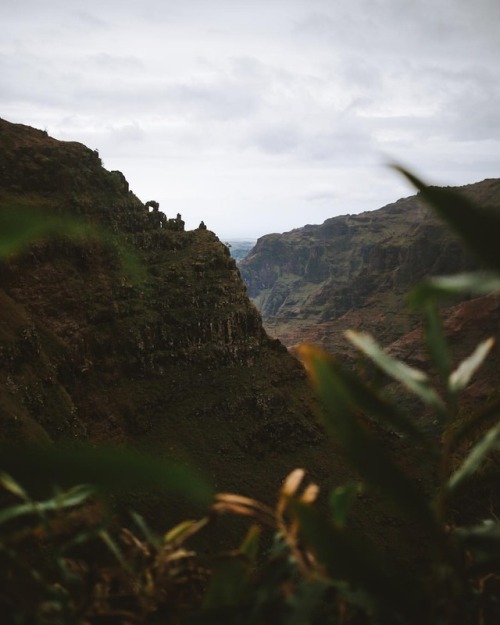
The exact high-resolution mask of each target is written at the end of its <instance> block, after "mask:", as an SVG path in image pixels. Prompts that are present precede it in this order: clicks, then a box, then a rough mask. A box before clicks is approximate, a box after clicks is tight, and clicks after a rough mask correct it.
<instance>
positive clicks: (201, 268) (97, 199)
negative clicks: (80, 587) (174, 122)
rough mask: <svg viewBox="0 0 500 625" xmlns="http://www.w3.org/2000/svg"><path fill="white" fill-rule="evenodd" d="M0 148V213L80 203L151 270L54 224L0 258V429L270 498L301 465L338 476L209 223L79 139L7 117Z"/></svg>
mask: <svg viewBox="0 0 500 625" xmlns="http://www.w3.org/2000/svg"><path fill="white" fill-rule="evenodd" d="M0 148H1V149H0V212H1V213H4V215H6V214H7V213H8V211H9V210H11V209H12V208H15V210H16V211H21V210H26V209H29V211H31V213H30V214H32V215H33V216H34V217H33V219H34V220H35V221H36V217H35V216H36V215H42V216H44V218H45V217H46V218H47V219H48V218H49V217H50V216H54V215H55V216H58V218H61V219H62V218H63V216H68V215H69V216H77V217H79V218H80V219H82V220H83V221H84V222H85V223H89V222H90V223H92V224H94V225H95V227H96V228H97V229H98V230H99V231H100V232H102V231H103V229H105V232H107V233H112V234H113V235H117V236H119V237H121V239H120V240H122V239H124V240H126V242H127V244H128V245H129V246H131V248H132V249H133V251H134V253H135V255H136V257H137V259H138V261H139V263H140V265H141V266H142V267H143V268H144V271H145V273H146V277H145V279H143V280H139V281H135V282H134V280H133V279H132V277H131V275H130V274H129V273H127V270H126V269H124V267H123V264H122V262H121V259H120V256H123V247H117V246H116V245H115V243H114V242H113V241H114V240H113V241H112V242H111V243H110V242H109V241H108V242H106V241H104V242H103V240H99V239H93V240H90V241H84V242H82V241H75V240H73V239H71V238H69V237H68V236H64V235H62V234H59V235H58V236H57V237H56V238H53V239H50V240H47V241H42V242H38V243H36V244H33V245H31V246H30V247H29V248H28V249H27V250H26V251H25V252H24V253H23V254H22V255H18V256H15V257H12V258H10V259H9V260H8V262H3V263H2V264H1V266H0V302H1V307H0V354H1V358H0V398H1V399H0V435H1V436H2V438H4V439H7V440H19V439H27V438H29V439H41V438H45V439H50V440H60V439H67V438H70V439H80V440H81V439H83V440H91V441H107V442H131V441H133V442H134V443H138V444H141V445H147V446H149V447H153V448H155V449H156V450H158V451H160V452H161V453H168V454H169V455H173V456H175V457H179V458H181V459H182V460H183V461H184V460H185V459H186V458H189V459H190V461H192V462H194V464H195V465H196V466H198V467H200V468H201V469H202V470H203V471H204V472H206V474H207V475H208V476H210V477H211V478H212V479H213V481H214V483H215V485H216V487H217V488H219V489H223V490H227V489H229V490H235V489H236V490H238V491H239V492H242V493H244V494H245V493H246V494H251V495H253V496H257V497H262V498H264V499H266V500H270V499H272V498H273V497H274V494H275V492H276V489H277V486H278V484H279V483H280V481H281V480H282V479H283V477H284V476H285V475H286V474H287V472H288V471H290V470H291V469H293V468H294V467H295V466H297V464H300V465H306V466H309V467H311V468H312V471H313V474H316V476H317V477H319V476H320V475H326V474H327V473H330V470H331V467H332V462H333V465H335V466H336V474H337V475H336V479H338V480H339V481H340V480H342V479H343V476H344V470H343V469H342V468H341V467H340V465H339V464H338V463H337V464H335V463H336V461H335V460H333V461H332V458H331V453H330V450H329V448H328V446H327V445H326V443H325V441H324V438H323V435H322V433H321V431H320V429H319V428H318V427H317V426H316V425H315V423H314V421H313V420H312V417H311V411H310V408H311V404H312V397H311V393H310V390H309V387H308V384H307V381H306V379H305V374H304V372H303V370H302V368H301V366H300V365H299V364H298V363H297V361H296V360H295V359H294V358H292V357H291V356H290V355H289V354H288V353H287V351H286V349H285V348H284V347H283V346H282V345H281V344H280V343H279V342H278V341H276V340H273V339H271V338H269V337H268V336H267V334H266V333H265V331H264V330H263V328H262V323H261V318H260V315H259V314H258V312H257V310H256V309H255V307H254V306H253V305H252V304H251V303H250V301H249V299H248V296H247V293H246V288H245V286H244V284H243V282H242V280H241V278H240V275H239V271H238V269H237V268H236V265H235V261H234V260H233V259H232V258H231V257H230V255H229V251H228V249H227V247H226V246H224V245H223V244H222V243H220V241H219V240H218V239H217V237H216V236H215V235H214V234H213V233H212V232H210V231H208V230H206V229H205V228H200V229H198V230H194V231H189V232H186V231H184V228H183V222H182V220H181V218H180V216H177V217H176V218H173V219H167V218H165V217H164V216H163V215H162V213H160V212H159V211H158V210H157V206H156V207H155V203H154V202H153V203H151V204H149V206H148V205H144V204H143V203H142V202H141V201H140V200H139V199H138V198H137V197H135V196H134V195H133V193H131V192H130V190H129V188H128V184H127V182H126V180H125V178H124V177H123V175H122V174H121V173H120V172H108V171H106V170H105V169H104V168H103V167H102V165H101V162H100V159H99V155H98V154H97V153H96V152H93V151H92V150H89V149H88V148H86V147H85V146H83V145H81V144H78V143H73V142H61V141H56V140H54V139H52V138H50V137H48V136H47V135H46V133H44V132H41V131H39V130H35V129H33V128H29V127H27V126H22V125H15V124H10V123H8V122H6V121H3V120H2V121H0ZM106 236H107V238H108V239H109V236H108V235H106ZM339 467H340V468H339Z"/></svg>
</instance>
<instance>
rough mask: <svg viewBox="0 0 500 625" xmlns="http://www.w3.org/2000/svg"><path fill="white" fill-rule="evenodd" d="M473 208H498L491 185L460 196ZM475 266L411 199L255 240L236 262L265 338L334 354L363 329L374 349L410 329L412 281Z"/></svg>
mask: <svg viewBox="0 0 500 625" xmlns="http://www.w3.org/2000/svg"><path fill="white" fill-rule="evenodd" d="M460 190H461V191H462V192H463V193H465V194H467V195H469V196H470V197H472V198H473V199H475V200H476V201H478V202H480V203H482V204H485V205H486V204H496V205H498V204H500V180H485V181H483V182H481V183H477V184H473V185H468V186H466V187H462V188H461V189H460ZM473 267H475V262H474V260H473V259H472V258H471V257H470V256H469V254H468V253H467V252H466V251H465V249H464V248H463V246H462V244H461V243H460V242H459V241H457V240H456V238H455V237H454V236H453V235H452V234H451V233H450V231H449V230H448V229H447V228H446V227H445V226H444V225H443V224H442V223H441V222H440V221H438V219H437V218H436V217H434V215H433V214H432V213H431V212H430V211H429V210H428V209H427V208H426V207H425V206H424V205H423V204H422V203H421V202H420V200H419V197H418V196H412V197H409V198H406V199H401V200H399V201H397V202H395V203H394V204H390V205H389V206H386V207H384V208H381V209H379V210H376V211H373V212H366V213H362V214H360V215H348V216H342V217H334V218H332V219H328V220H326V221H325V222H324V223H323V224H322V225H318V226H310V225H309V226H305V227H303V228H299V229H297V230H292V231H291V232H288V233H285V234H282V235H279V234H271V235H267V236H265V237H262V238H261V239H259V241H258V242H257V244H256V246H255V247H254V249H253V250H252V252H251V253H250V254H249V255H248V256H247V257H246V258H245V259H244V260H243V261H242V262H241V264H240V269H241V273H242V276H243V278H244V279H245V281H246V283H247V284H248V288H249V294H250V296H251V297H252V298H253V300H254V302H255V303H256V305H257V307H258V308H259V309H260V310H261V313H262V317H263V319H264V323H265V326H266V328H267V329H268V331H269V332H270V333H271V334H272V335H273V336H276V337H278V338H280V339H281V340H282V341H283V342H284V343H285V344H287V345H289V346H291V345H294V344H296V343H298V342H301V341H304V340H306V341H312V342H316V343H320V344H322V345H323V346H324V347H325V348H326V349H328V350H329V351H336V352H338V351H342V350H343V349H344V341H343V339H342V331H343V330H345V329H347V328H357V329H366V330H369V331H370V332H372V333H373V334H375V335H376V336H377V337H378V338H379V340H380V341H381V342H382V343H383V344H386V345H387V344H389V343H391V342H393V341H395V340H396V339H398V338H399V337H400V336H402V335H404V334H406V333H407V332H409V331H411V330H412V329H413V328H414V327H415V324H416V323H417V320H416V319H415V317H413V316H411V315H408V313H407V311H406V310H405V308H404V302H405V295H406V294H407V293H408V291H409V289H410V288H411V287H412V286H414V285H415V284H416V283H417V282H418V281H419V280H420V279H421V278H423V277H424V276H429V275H439V274H448V273H455V272H457V271H462V270H467V269H471V268H473Z"/></svg>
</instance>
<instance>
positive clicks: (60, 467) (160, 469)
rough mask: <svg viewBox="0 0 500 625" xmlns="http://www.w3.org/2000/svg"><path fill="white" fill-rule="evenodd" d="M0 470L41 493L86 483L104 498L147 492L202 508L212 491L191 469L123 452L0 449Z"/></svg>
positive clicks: (103, 448) (79, 448)
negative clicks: (53, 487)
mask: <svg viewBox="0 0 500 625" xmlns="http://www.w3.org/2000/svg"><path fill="white" fill-rule="evenodd" d="M0 469H3V470H7V471H8V472H9V473H10V474H12V475H15V476H16V478H17V479H19V480H20V481H22V482H23V483H24V484H33V485H35V484H37V485H39V486H42V487H43V486H44V485H47V484H49V485H50V484H58V485H61V486H68V485H72V484H75V483H81V482H85V483H89V484H93V485H95V486H97V487H98V488H100V489H101V490H104V491H108V492H116V491H117V490H122V491H131V490H133V489H134V488H143V489H144V488H146V489H150V490H153V489H154V490H160V491H163V492H169V493H177V494H180V495H182V496H184V497H186V498H187V499H189V500H191V501H193V502H197V503H199V504H201V505H203V507H206V506H208V505H209V504H210V502H211V500H212V497H213V488H212V487H211V486H210V485H209V484H208V483H207V482H206V480H205V479H204V478H202V477H201V476H199V475H198V474H197V473H196V472H195V471H194V470H193V469H191V468H190V467H185V466H181V465H180V464H178V463H175V462H172V461H170V460H168V459H165V458H160V457H158V456H154V455H150V454H144V453H140V452H139V451H136V450H132V449H130V448H125V447H106V446H100V447H91V446H89V445H84V444H80V445H69V444H48V445H33V444H25V445H21V444H19V445H17V444H1V445H0Z"/></svg>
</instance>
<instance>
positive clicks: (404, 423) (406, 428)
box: [330, 360, 435, 453]
mask: <svg viewBox="0 0 500 625" xmlns="http://www.w3.org/2000/svg"><path fill="white" fill-rule="evenodd" d="M330 366H331V367H332V368H333V369H335V375H336V376H337V377H338V378H339V379H340V380H341V382H342V384H343V386H344V387H345V388H346V389H347V390H348V392H349V395H350V396H351V397H353V398H355V400H356V405H357V406H358V408H359V409H360V410H361V411H363V412H365V413H366V414H369V415H370V416H371V417H373V418H375V419H376V420H377V421H378V423H380V424H381V425H382V426H383V427H384V428H387V429H390V430H392V431H394V432H397V433H399V434H402V435H403V436H405V437H406V438H408V440H410V441H412V442H414V443H415V444H418V445H421V446H422V447H423V448H424V449H426V450H427V451H429V452H431V453H432V452H433V451H435V450H434V449H433V447H432V441H431V440H430V439H429V437H428V436H427V435H426V434H425V433H424V432H422V430H420V429H419V428H418V426H417V425H415V424H414V423H413V422H412V421H411V420H410V419H409V418H408V417H406V415H404V414H402V413H401V412H400V411H399V410H398V408H397V407H396V406H394V405H393V404H391V403H389V402H388V401H386V400H385V399H384V398H382V397H381V396H380V395H379V394H378V393H377V392H376V391H375V390H374V389H372V388H371V387H370V386H368V384H366V383H365V382H364V381H363V380H362V379H361V378H360V377H358V376H357V375H355V374H354V373H352V372H351V371H349V370H348V369H346V368H344V367H342V366H340V365H339V364H338V363H336V362H335V361H334V360H331V362H330Z"/></svg>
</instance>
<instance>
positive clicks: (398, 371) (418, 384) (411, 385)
mask: <svg viewBox="0 0 500 625" xmlns="http://www.w3.org/2000/svg"><path fill="white" fill-rule="evenodd" d="M345 336H346V338H347V339H348V340H349V341H350V342H351V343H352V344H353V345H354V346H355V347H357V348H358V349H359V350H361V351H362V352H363V353H364V354H366V356H368V357H369V358H370V359H371V360H373V362H374V363H375V364H376V365H377V366H378V367H380V369H382V371H384V372H385V373H387V375H390V376H391V378H393V379H394V380H397V381H398V382H401V384H403V385H404V386H406V388H408V389H409V390H410V391H412V392H413V393H415V395H417V396H418V397H419V398H420V399H421V400H422V401H423V402H424V403H426V404H429V405H431V406H434V407H435V408H437V409H439V410H443V409H444V403H443V400H442V399H441V398H440V397H439V395H438V394H437V392H436V391H435V389H434V388H433V387H432V386H431V384H430V381H429V377H428V376H427V374H426V373H424V372H423V371H420V370H419V369H415V368H413V367H409V366H408V365H407V364H405V363H404V362H401V361H400V360H397V359H396V358H393V357H392V356H389V354H388V353H387V352H385V351H384V350H383V349H382V348H381V347H380V346H379V345H378V344H377V342H376V341H375V339H374V338H373V337H372V336H370V335H369V334H367V333H366V332H354V331H352V330H348V331H347V332H346V333H345Z"/></svg>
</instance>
